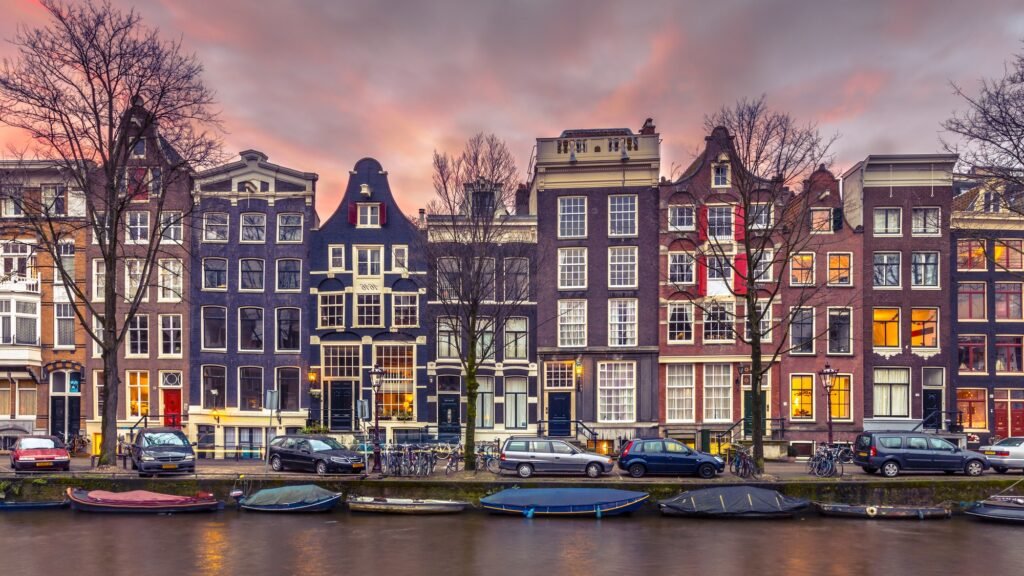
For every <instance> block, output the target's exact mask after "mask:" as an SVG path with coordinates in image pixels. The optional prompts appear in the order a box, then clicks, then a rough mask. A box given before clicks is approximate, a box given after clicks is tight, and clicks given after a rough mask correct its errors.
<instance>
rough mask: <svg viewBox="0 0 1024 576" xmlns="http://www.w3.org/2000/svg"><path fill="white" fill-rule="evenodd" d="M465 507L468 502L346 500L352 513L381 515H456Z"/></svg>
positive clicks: (379, 499) (378, 499) (360, 497)
mask: <svg viewBox="0 0 1024 576" xmlns="http://www.w3.org/2000/svg"><path fill="white" fill-rule="evenodd" d="M466 506H469V502H459V501H456V500H419V499H411V498H371V497H369V496H355V497H352V498H349V499H348V508H349V510H351V511H353V512H378V513H382V514H457V513H459V512H462V511H463V510H465V509H466Z"/></svg>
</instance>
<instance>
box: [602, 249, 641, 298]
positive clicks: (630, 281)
mask: <svg viewBox="0 0 1024 576" xmlns="http://www.w3.org/2000/svg"><path fill="white" fill-rule="evenodd" d="M636 250H637V247H636V246H619V247H613V248H609V249H608V287H609V288H636V285H637V284H636Z"/></svg>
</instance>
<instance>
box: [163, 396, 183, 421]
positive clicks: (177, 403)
mask: <svg viewBox="0 0 1024 576" xmlns="http://www.w3.org/2000/svg"><path fill="white" fill-rule="evenodd" d="M163 395H164V397H163V407H164V410H163V412H164V426H173V427H175V428H181V390H164V391H163Z"/></svg>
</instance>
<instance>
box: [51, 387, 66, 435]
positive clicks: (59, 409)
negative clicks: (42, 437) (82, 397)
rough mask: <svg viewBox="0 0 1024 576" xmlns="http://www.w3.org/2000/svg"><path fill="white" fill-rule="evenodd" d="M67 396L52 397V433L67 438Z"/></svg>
mask: <svg viewBox="0 0 1024 576" xmlns="http://www.w3.org/2000/svg"><path fill="white" fill-rule="evenodd" d="M66 399H67V398H66V397H65V396H52V397H50V434H52V435H53V436H56V437H57V438H60V439H61V440H65V439H66V438H67V436H65V434H66V433H67V431H68V429H67V417H68V414H67V410H66V406H67V404H66V402H65V400H66Z"/></svg>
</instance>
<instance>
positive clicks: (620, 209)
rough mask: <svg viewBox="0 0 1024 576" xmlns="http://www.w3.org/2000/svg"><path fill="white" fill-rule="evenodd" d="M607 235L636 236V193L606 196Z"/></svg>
mask: <svg viewBox="0 0 1024 576" xmlns="http://www.w3.org/2000/svg"><path fill="white" fill-rule="evenodd" d="M608 235H609V236H636V194H613V195H611V196H609V197H608Z"/></svg>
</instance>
